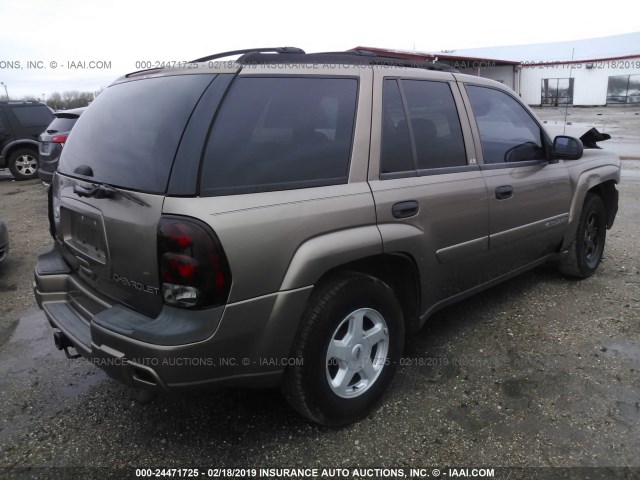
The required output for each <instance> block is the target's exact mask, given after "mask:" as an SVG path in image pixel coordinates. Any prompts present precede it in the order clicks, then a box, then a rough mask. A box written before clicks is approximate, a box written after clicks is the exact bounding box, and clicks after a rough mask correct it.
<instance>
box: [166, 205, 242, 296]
mask: <svg viewBox="0 0 640 480" xmlns="http://www.w3.org/2000/svg"><path fill="white" fill-rule="evenodd" d="M158 267H159V271H160V284H161V290H162V298H163V300H164V303H166V304H168V305H174V306H177V307H185V308H205V307H213V306H217V305H222V304H224V303H226V301H227V298H228V297H229V290H230V288H231V271H230V270H229V264H228V262H227V258H226V256H225V254H224V251H223V250H222V246H221V245H220V242H219V240H218V238H217V237H216V235H215V234H214V233H213V231H211V229H210V228H209V227H208V226H207V225H205V224H204V223H202V222H200V221H198V220H195V219H190V218H189V219H188V218H185V217H173V216H163V217H162V218H161V219H160V223H159V224H158Z"/></svg>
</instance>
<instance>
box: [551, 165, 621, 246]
mask: <svg viewBox="0 0 640 480" xmlns="http://www.w3.org/2000/svg"><path fill="white" fill-rule="evenodd" d="M619 182H620V167H619V166H616V165H603V166H600V167H597V168H594V169H591V170H587V171H585V172H583V173H582V174H581V175H580V176H579V177H578V179H577V181H576V187H575V190H574V193H573V199H572V200H571V207H570V208H571V209H570V211H569V224H568V227H567V231H566V233H565V236H564V242H563V244H562V250H566V249H568V248H569V246H570V245H571V243H572V242H573V238H574V236H575V234H576V230H577V228H578V223H579V221H580V214H581V213H582V207H583V205H584V201H585V199H586V198H587V194H589V193H595V194H597V195H599V196H600V197H601V198H602V201H603V202H604V204H605V210H606V212H607V228H611V225H613V221H614V219H615V215H616V213H617V210H618V190H617V189H616V184H618V183H619Z"/></svg>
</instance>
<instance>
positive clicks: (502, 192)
mask: <svg viewBox="0 0 640 480" xmlns="http://www.w3.org/2000/svg"><path fill="white" fill-rule="evenodd" d="M512 196H513V187H512V186H511V185H503V186H501V187H498V188H496V198H497V199H498V200H505V199H507V198H511V197H512Z"/></svg>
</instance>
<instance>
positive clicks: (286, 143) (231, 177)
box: [200, 77, 358, 195]
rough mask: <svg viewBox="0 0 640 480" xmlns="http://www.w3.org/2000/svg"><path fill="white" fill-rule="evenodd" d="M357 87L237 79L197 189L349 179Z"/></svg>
mask: <svg viewBox="0 0 640 480" xmlns="http://www.w3.org/2000/svg"><path fill="white" fill-rule="evenodd" d="M357 90H358V81H357V79H355V78H321V77H268V78H265V77H243V78H239V79H238V80H236V82H235V83H234V84H233V86H232V87H231V90H230V92H229V93H228V96H227V99H226V100H225V101H224V104H223V106H222V107H221V110H220V112H219V114H218V117H217V120H216V121H215V124H214V126H213V130H212V132H211V137H210V139H209V143H208V146H207V149H206V151H205V157H204V165H203V173H202V180H201V189H200V193H201V194H202V195H226V194H237V193H250V192H264V191H273V190H287V189H295V188H305V187H315V186H322V185H336V184H340V183H346V181H347V175H348V171H349V157H350V154H351V140H352V135H353V127H354V121H355V109H356V103H357Z"/></svg>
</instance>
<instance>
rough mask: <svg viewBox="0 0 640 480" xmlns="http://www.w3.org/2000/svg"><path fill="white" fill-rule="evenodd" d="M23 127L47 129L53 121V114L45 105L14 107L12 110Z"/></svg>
mask: <svg viewBox="0 0 640 480" xmlns="http://www.w3.org/2000/svg"><path fill="white" fill-rule="evenodd" d="M11 111H12V112H13V114H14V115H15V116H16V119H17V120H18V123H20V125H21V126H23V127H43V129H44V127H46V126H47V125H49V123H50V122H51V120H53V113H51V110H49V108H48V107H45V106H44V105H36V106H33V107H30V106H24V107H13V108H12V109H11Z"/></svg>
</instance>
